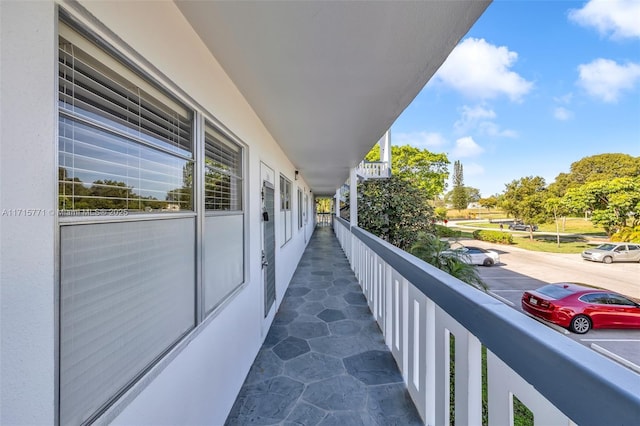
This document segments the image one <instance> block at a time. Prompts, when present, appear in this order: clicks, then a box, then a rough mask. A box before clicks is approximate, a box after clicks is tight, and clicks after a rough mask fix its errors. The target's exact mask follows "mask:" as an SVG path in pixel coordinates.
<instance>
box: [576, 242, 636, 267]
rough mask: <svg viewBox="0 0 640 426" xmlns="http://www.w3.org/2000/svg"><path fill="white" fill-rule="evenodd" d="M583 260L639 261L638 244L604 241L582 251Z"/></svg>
mask: <svg viewBox="0 0 640 426" xmlns="http://www.w3.org/2000/svg"><path fill="white" fill-rule="evenodd" d="M582 258H583V259H584V260H591V261H594V262H603V263H612V262H640V244H629V243H606V244H600V245H599V246H598V247H596V248H591V249H587V250H585V251H583V252H582Z"/></svg>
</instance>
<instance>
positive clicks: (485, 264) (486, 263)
mask: <svg viewBox="0 0 640 426" xmlns="http://www.w3.org/2000/svg"><path fill="white" fill-rule="evenodd" d="M492 265H493V260H491V259H485V260H484V261H483V262H482V266H492Z"/></svg>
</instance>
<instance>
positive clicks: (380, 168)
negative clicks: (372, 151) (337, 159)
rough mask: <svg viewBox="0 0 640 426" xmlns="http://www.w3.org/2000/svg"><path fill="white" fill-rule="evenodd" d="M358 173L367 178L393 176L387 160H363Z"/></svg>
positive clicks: (357, 170)
mask: <svg viewBox="0 0 640 426" xmlns="http://www.w3.org/2000/svg"><path fill="white" fill-rule="evenodd" d="M356 173H357V174H358V176H361V177H363V178H365V179H382V178H388V177H390V176H391V169H390V168H389V163H387V162H386V161H363V162H361V163H360V164H359V165H358V168H357V169H356Z"/></svg>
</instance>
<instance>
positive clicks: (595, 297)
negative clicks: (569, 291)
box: [580, 293, 609, 305]
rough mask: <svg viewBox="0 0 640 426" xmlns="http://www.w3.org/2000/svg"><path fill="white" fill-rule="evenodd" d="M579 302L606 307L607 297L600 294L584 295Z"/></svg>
mask: <svg viewBox="0 0 640 426" xmlns="http://www.w3.org/2000/svg"><path fill="white" fill-rule="evenodd" d="M580 300H581V301H583V302H585V303H597V304H600V305H606V304H608V303H609V298H608V297H607V295H606V294H602V293H590V294H585V295H583V296H581V297H580Z"/></svg>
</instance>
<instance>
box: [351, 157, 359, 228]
mask: <svg viewBox="0 0 640 426" xmlns="http://www.w3.org/2000/svg"><path fill="white" fill-rule="evenodd" d="M356 171H357V168H356V167H354V168H352V169H351V173H350V174H349V222H350V224H351V226H358V175H357V173H356Z"/></svg>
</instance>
